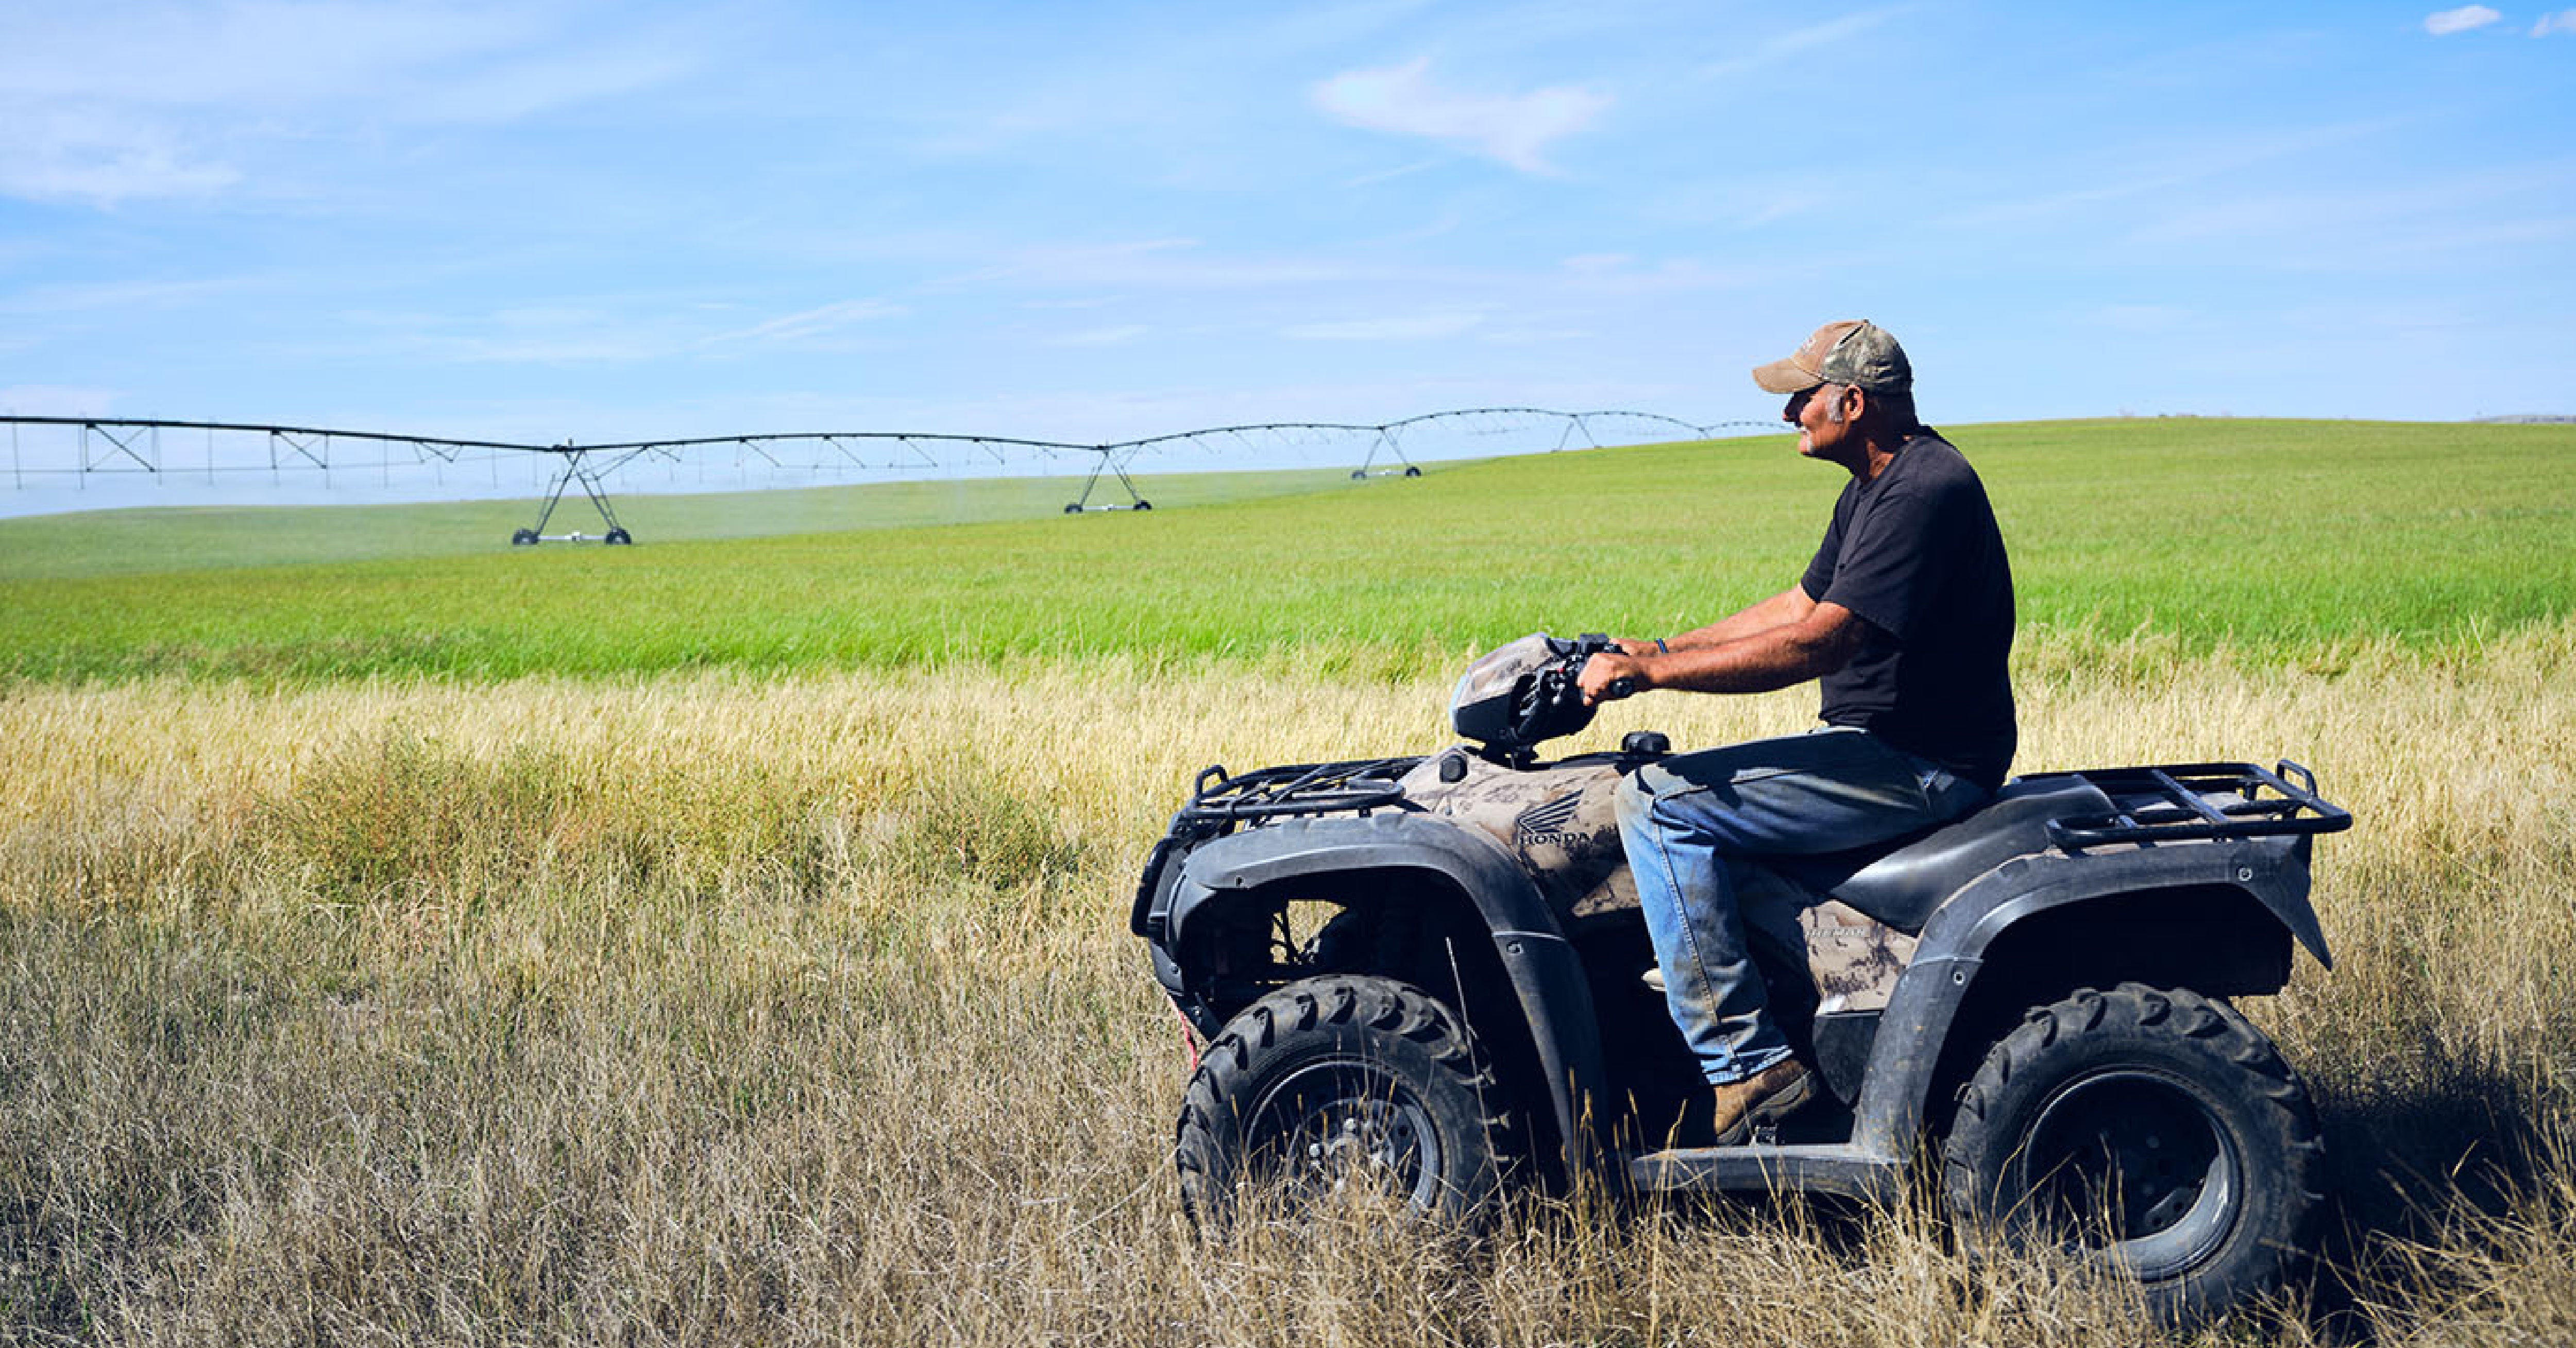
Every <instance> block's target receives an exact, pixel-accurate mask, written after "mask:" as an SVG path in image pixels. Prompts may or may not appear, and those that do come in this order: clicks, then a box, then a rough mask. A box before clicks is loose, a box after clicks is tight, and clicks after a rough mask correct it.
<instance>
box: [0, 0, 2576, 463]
mask: <svg viewBox="0 0 2576 1348" xmlns="http://www.w3.org/2000/svg"><path fill="white" fill-rule="evenodd" d="M0 34H5V39H6V40H5V41H0V126H5V127H6V128H7V134H6V135H5V136H0V410H6V411H15V412H18V413H21V414H73V415H119V416H129V417H169V418H184V419H238V420H250V421H283V422H295V423H304V424H322V425H339V426H349V427H362V428H389V429H395V430H403V431H411V432H418V433H424V434H444V435H457V436H494V437H501V438H510V439H521V438H525V439H540V440H546V441H556V440H561V439H564V438H566V437H575V438H579V439H584V440H610V439H620V438H629V437H638V436H662V435H680V434H687V433H726V432H736V431H755V430H797V429H854V430H855V429H921V430H953V431H970V432H986V433H1002V434H1021V435H1031V436H1038V437H1042V438H1065V439H1091V438H1101V439H1108V438H1117V437H1124V436H1136V435H1147V434H1153V433H1156V432H1161V431H1168V430H1176V429H1181V428H1185V427H1190V426H1197V425H1204V424H1210V423H1215V422H1225V421H1237V420H1263V419H1274V418H1279V419H1296V418H1316V419H1333V420H1377V419H1384V418H1392V417H1397V416H1402V415H1405V414H1408V413H1414V412H1421V411H1427V410H1431V409H1434V408H1441V407H1454V406H1471V405H1477V404H1484V403H1535V404H1539V405H1546V406H1636V407H1643V408H1648V409H1652V410H1657V411H1662V412H1668V413H1672V414H1675V415H1679V416H1683V417H1687V418H1689V419H1692V420H1695V421H1716V420H1721V419H1727V418H1735V417H1766V416H1769V415H1771V414H1772V413H1773V412H1774V410H1775V408H1774V403H1773V400H1771V399H1769V398H1767V397H1765V396H1764V395H1762V394H1760V393H1758V392H1756V391H1755V390H1754V389H1753V387H1752V386H1751V384H1750V382H1749V380H1748V379H1747V378H1746V375H1745V370H1746V368H1747V367H1748V366H1750V365H1752V364H1754V363H1756V362H1758V361H1762V360H1766V359H1770V358H1772V357H1774V356H1777V355H1779V354H1782V353H1784V352H1785V351H1786V350H1787V349H1788V348H1789V347H1791V346H1793V345H1794V344H1795V343H1796V342H1797V341H1798V340H1799V339H1800V338H1801V337H1803V336H1804V335H1805V334H1806V333H1807V331H1808V330H1809V329H1811V328H1813V327H1814V326H1815V325H1817V324H1818V323H1821V322H1824V321H1826V320H1828V319H1833V318H1840V317H1853V316H1867V317H1871V318H1874V319H1876V320H1877V321H1879V322H1880V323H1881V324H1883V325H1885V326H1886V327H1888V328H1890V329H1891V330H1893V331H1894V332H1895V333H1896V334H1897V335H1898V336H1899V337H1900V338H1901V339H1903V340H1904V341H1905V343H1906V344H1907V347H1908V349H1909V350H1910V351H1911V352H1912V354H1913V357H1914V361H1915V365H1916V369H1917V372H1918V379H1919V387H1920V393H1921V398H1922V402H1923V406H1924V411H1925V414H1926V415H1927V416H1928V417H1929V418H1930V419H1932V420H1933V421H1934V422H1935V423H1936V424H1939V423H1945V422H1959V421H1978V420H1998V419H2022V418H2035V417H2057V416H2085V415H2110V414H2116V413H2119V412H2123V411H2127V412H2136V413H2157V412H2197V413H2213V414H2214V413H2222V412H2225V413H2234V414H2238V415H2253V414H2263V415H2294V416H2356V417H2395V418H2423V419H2441V418H2456V417H2468V416H2474V415H2479V414H2494V413H2511V412H2576V337H2571V335H2570V334H2571V332H2576V146H2571V144H2570V139H2571V137H2570V132H2571V131H2576V10H2567V11H2563V12H2561V11H2547V10H2525V9H2516V8H2488V7H2484V6H2469V7H2467V8H2464V9H2461V8H2434V7H2428V6H2426V5H2424V4H2421V3H2418V4H2414V5H2377V4H2355V3H2342V4H2275V5H2268V6H2242V5H2234V4H2226V5H2219V4H2188V3H2185V4H2159V5H2155V6H2119V7H2113V6H2090V5H2087V6H2064V5H2014V4H2000V3H1939V2H1937V0H1932V2H1927V3H1896V4H1884V5H1877V4H1866V3H1864V4H1857V5H1847V6H1815V5H1797V6H1791V5H1782V4H1769V3H1736V4H1723V3H1720V4H1707V3H1691V4H1683V3H1656V2H1653V0H1647V2H1643V3H1631V2H1627V0H1588V2H1587V3H1581V4H1512V3H1483V4H1443V3H1349V4H1321V5H1309V6H1296V7H1276V8H1274V7H1256V6H1228V5H1206V4H1192V5H1170V6H1144V5H1129V4H1083V5H1042V4H1017V5H1013V4H977V3H962V4H948V5H936V6H930V5H913V4H904V5H892V4H844V5H805V4H795V3H787V2H786V0H771V2H768V3H747V4H685V5H654V4H631V3H620V4H613V5H612V4H600V3H587V2H574V3H563V2H561V0H516V2H514V3H508V4H490V5H485V4H441V3H424V4H407V5H399V6H378V5H353V4H334V3H320V4H276V3H258V4H249V3H245V4H196V5H137V4H127V3H121V0H73V2H71V3H56V2H55V0H33V2H32V3H31V0H10V4H9V5H8V7H7V11H6V15H5V18H0Z"/></svg>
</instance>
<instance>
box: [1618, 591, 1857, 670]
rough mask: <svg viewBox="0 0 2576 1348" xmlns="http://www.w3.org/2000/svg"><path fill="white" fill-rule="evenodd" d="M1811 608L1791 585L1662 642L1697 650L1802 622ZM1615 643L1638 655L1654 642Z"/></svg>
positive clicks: (1812, 604) (1673, 647)
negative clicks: (1726, 615) (1703, 625)
mask: <svg viewBox="0 0 2576 1348" xmlns="http://www.w3.org/2000/svg"><path fill="white" fill-rule="evenodd" d="M1815 607H1816V601H1815V600H1813V599H1810V598H1808V597H1807V591H1806V588H1805V587H1804V586H1801V585H1792V586H1790V587H1789V588H1788V589H1785V590H1782V591H1781V592H1780V593H1778V594H1775V595H1773V596H1771V597H1770V598H1768V599H1764V600H1761V601H1759V602H1757V603H1754V604H1750V605H1747V606H1746V607H1745V608H1743V609H1742V610H1740V611H1738V612H1737V613H1735V614H1733V615H1731V616H1729V617H1725V618H1721V619H1719V620H1718V621H1716V622H1713V623H1710V624H1709V625H1708V626H1706V627H1701V628H1695V629H1693V630H1691V631H1688V632H1684V633H1682V634H1681V635H1680V636H1677V637H1666V638H1664V645H1665V646H1666V647H1667V648H1668V649H1671V650H1676V651H1688V650H1697V649H1699V648H1701V647H1704V646H1723V645H1725V644H1726V643H1728V642H1730V641H1741V640H1743V639H1744V638H1746V637H1749V636H1751V635H1753V634H1754V633H1756V632H1766V631H1769V630H1770V629H1772V628H1774V627H1785V626H1788V625H1789V624H1791V623H1796V622H1801V621H1804V620H1805V618H1806V616H1807V615H1808V614H1809V613H1810V612H1813V611H1814V609H1815ZM1619 644H1620V645H1621V646H1623V647H1625V648H1626V649H1627V650H1628V652H1629V653H1630V654H1632V655H1642V654H1644V653H1645V652H1644V650H1643V647H1646V646H1652V645H1654V644H1655V643H1654V642H1653V641H1652V640H1648V641H1645V642H1635V641H1623V642H1621V643H1619ZM1660 653H1661V652H1658V654H1660Z"/></svg>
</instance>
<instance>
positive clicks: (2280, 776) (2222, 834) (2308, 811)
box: [2024, 759, 2352, 851]
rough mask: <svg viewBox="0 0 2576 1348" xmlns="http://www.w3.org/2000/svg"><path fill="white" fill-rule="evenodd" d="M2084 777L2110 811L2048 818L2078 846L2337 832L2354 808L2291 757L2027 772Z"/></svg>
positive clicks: (2057, 833) (2039, 776) (2055, 839)
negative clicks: (2267, 766) (2331, 799)
mask: <svg viewBox="0 0 2576 1348" xmlns="http://www.w3.org/2000/svg"><path fill="white" fill-rule="evenodd" d="M2047 779H2056V780H2070V781H2072V780H2081V781H2086V782H2090V783H2092V784H2093V785H2095V786H2097V787H2100V788H2101V789H2102V793H2103V794H2104V795H2107V796H2109V797H2110V798H2111V805H2112V808H2111V810H2110V812H2109V813H2107V814H2095V815H2076V816H2073V817H2070V818H2064V819H2052V820H2050V821H2049V822H2048V840H2049V841H2050V842H2051V843H2054V844H2056V845H2057V846H2059V847H2061V848H2065V849H2067V850H2070V851H2072V850H2075V849H2078V848H2085V847H2101V846H2106V845H2108V844H2112V843H2151V842H2188V841H2193V840H2198V839H2217V838H2261V837H2273V836H2278V835H2281V834H2302V833H2339V832H2341V831H2343V830H2345V829H2348V828H2350V827H2352V815H2351V814H2350V813H2348V812H2347V811H2345V810H2344V809H2343V808H2342V807H2341V806H2338V805H2333V804H2330V803H2328V802H2327V801H2326V800H2325V799H2324V798H2323V797H2321V796H2319V795H2318V794H2317V776H2316V774H2315V773H2313V772H2310V771H2308V770H2307V769H2306V768H2304V767H2301V766H2299V765H2298V764H2296V763H2293V762H2290V761H2289V760H2288V759H2283V760H2281V762H2280V764H2279V765H2278V766H2277V767H2275V768H2274V769H2273V770H2271V771H2269V772H2266V771H2264V770H2263V769H2262V768H2258V767H2256V766H2254V765H2253V764H2251V763H2172V764H2165V765H2163V766H2159V767H2143V768H2093V769H2088V770H2086V771H2082V772H2044V773H2034V774H2032V775H2031V776H2030V777H2028V778H2025V779H2024V780H2026V781H2027V780H2047Z"/></svg>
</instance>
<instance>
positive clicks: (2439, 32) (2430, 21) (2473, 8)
mask: <svg viewBox="0 0 2576 1348" xmlns="http://www.w3.org/2000/svg"><path fill="white" fill-rule="evenodd" d="M2503 17H2504V15H2502V14H2499V13H2497V12H2496V11H2494V10H2492V9H2489V8H2487V7H2486V6H2484V5H2462V6H2460V7H2459V8H2458V9H2437V10H2435V11H2433V12H2432V13H2430V14H2427V15H2425V16H2424V31H2425V32H2428V33H2431V34H2432V35H2433V36H2435V37H2449V36H2450V35H2451V34H2453V33H2465V32H2469V31H2470V30H2472V29H2478V28H2484V27H2486V26H2487V25H2488V24H2491V23H2494V22H2495V21H2496V20H2498V19H2501V18H2503Z"/></svg>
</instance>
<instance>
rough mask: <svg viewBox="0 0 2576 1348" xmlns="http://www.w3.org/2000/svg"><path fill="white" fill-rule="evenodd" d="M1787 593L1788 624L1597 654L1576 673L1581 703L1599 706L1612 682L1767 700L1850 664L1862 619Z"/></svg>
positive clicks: (1863, 629)
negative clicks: (1795, 611) (1792, 611)
mask: <svg viewBox="0 0 2576 1348" xmlns="http://www.w3.org/2000/svg"><path fill="white" fill-rule="evenodd" d="M1792 592H1793V593H1796V594H1797V595H1798V597H1799V599H1800V600H1802V601H1805V604H1806V613H1805V615H1804V616H1802V617H1800V618H1799V619H1798V620H1797V621H1795V622H1786V623H1780V624H1777V625H1775V626H1771V627H1765V628H1762V629H1760V630H1757V631H1754V632H1752V633H1751V634H1750V635H1747V636H1741V637H1737V638H1735V639H1734V640H1731V641H1722V642H1719V643H1717V644H1714V645H1700V646H1688V647H1676V648H1675V649H1674V650H1672V651H1670V652H1652V651H1650V652H1645V653H1627V652H1604V653H1603V654H1600V655H1596V656H1594V657H1592V658H1591V660H1589V661H1587V662H1585V664H1584V666H1583V677H1582V689H1583V700H1584V701H1585V702H1587V703H1592V702H1599V701H1600V700H1601V699H1602V695H1603V694H1604V693H1606V692H1608V691H1609V688H1610V685H1611V683H1612V682H1614V681H1616V680H1618V679H1623V678H1624V679H1628V680H1630V681H1631V682H1632V684H1633V687H1634V691H1636V692H1640V693H1642V692H1644V691H1646V690H1647V689H1649V688H1677V689H1687V690H1689V691H1692V692H1699V693H1766V692H1769V691H1771V690H1772V689H1774V688H1787V687H1789V686H1791V685H1793V684H1800V683H1805V682H1806V681H1807V680H1809V679H1813V678H1820V677H1822V676H1824V675H1827V674H1831V673H1833V672H1834V671H1835V670H1838V669H1840V668H1842V667H1843V666H1845V665H1847V664H1850V663H1851V659H1852V656H1854V655H1855V654H1858V653H1859V651H1860V645H1861V642H1862V641H1863V640H1865V639H1866V638H1867V637H1868V635H1869V622H1868V620H1867V619H1864V618H1862V617H1861V616H1860V615H1859V614H1856V613H1854V612H1852V611H1851V610H1850V609H1847V608H1844V607H1843V606H1842V605H1840V604H1819V603H1815V602H1814V601H1812V600H1807V599H1806V595H1805V592H1804V591H1792ZM1783 599H1784V596H1774V597H1773V598H1771V599H1767V600H1764V601H1763V602H1762V603H1760V604H1756V605H1754V606H1753V607H1752V608H1749V609H1746V610H1745V611H1744V612H1743V613H1739V614H1737V615H1735V617H1734V618H1729V619H1727V620H1726V622H1723V623H1719V624H1716V626H1714V627H1708V628H1702V629H1701V632H1712V631H1716V630H1718V629H1719V628H1724V627H1727V626H1729V625H1730V624H1733V623H1734V622H1736V620H1737V619H1740V618H1743V617H1745V616H1746V615H1748V614H1752V613H1756V612H1759V611H1761V610H1762V609H1765V608H1768V607H1770V606H1771V605H1773V604H1777V603H1781V602H1783ZM1689 635H1691V636H1694V637H1695V636H1698V635H1700V633H1698V632H1694V633H1690V634H1689Z"/></svg>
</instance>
